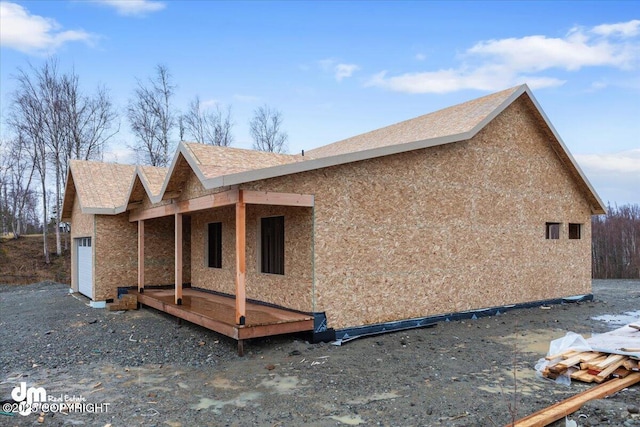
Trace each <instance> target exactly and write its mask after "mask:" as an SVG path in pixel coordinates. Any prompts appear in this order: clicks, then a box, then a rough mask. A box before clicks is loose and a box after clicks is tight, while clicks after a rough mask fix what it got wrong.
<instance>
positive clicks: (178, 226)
mask: <svg viewBox="0 0 640 427" xmlns="http://www.w3.org/2000/svg"><path fill="white" fill-rule="evenodd" d="M174 217H175V226H174V229H175V263H174V264H175V267H174V273H175V277H174V281H175V287H176V288H175V302H176V304H182V214H180V213H176V214H175V215H174Z"/></svg>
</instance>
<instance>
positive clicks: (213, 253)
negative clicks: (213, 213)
mask: <svg viewBox="0 0 640 427" xmlns="http://www.w3.org/2000/svg"><path fill="white" fill-rule="evenodd" d="M207 249H208V251H207V267H211V268H222V223H221V222H213V223H211V224H209V225H208V242H207Z"/></svg>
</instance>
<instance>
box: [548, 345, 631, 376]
mask: <svg viewBox="0 0 640 427" xmlns="http://www.w3.org/2000/svg"><path fill="white" fill-rule="evenodd" d="M545 359H546V360H548V361H549V364H548V365H547V366H546V367H545V369H544V370H543V371H542V375H543V376H544V377H547V378H551V379H555V378H557V377H558V376H560V375H566V374H567V373H569V374H570V376H571V379H573V380H578V381H582V382H585V383H591V382H596V383H601V382H603V381H606V380H608V379H609V378H624V377H626V376H627V375H629V374H631V373H632V372H634V371H639V370H640V368H639V367H638V361H637V360H635V359H632V358H631V357H630V356H625V355H622V354H609V353H601V352H598V351H574V350H568V351H565V352H563V353H560V354H552V355H549V356H547V357H546V358H545Z"/></svg>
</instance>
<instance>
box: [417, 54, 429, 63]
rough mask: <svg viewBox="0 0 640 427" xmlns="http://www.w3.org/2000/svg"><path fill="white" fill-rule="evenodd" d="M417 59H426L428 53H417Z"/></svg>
mask: <svg viewBox="0 0 640 427" xmlns="http://www.w3.org/2000/svg"><path fill="white" fill-rule="evenodd" d="M415 58H416V61H424V60H425V59H427V55H425V54H424V53H416V56H415Z"/></svg>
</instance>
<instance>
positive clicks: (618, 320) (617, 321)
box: [591, 310, 640, 328]
mask: <svg viewBox="0 0 640 427" xmlns="http://www.w3.org/2000/svg"><path fill="white" fill-rule="evenodd" d="M591 319H593V320H597V321H599V322H604V323H606V324H608V325H611V326H615V327H616V328H617V327H620V326H625V325H628V324H629V323H634V322H637V321H640V310H636V311H627V312H624V313H622V314H603V315H601V316H595V317H592V318H591Z"/></svg>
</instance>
